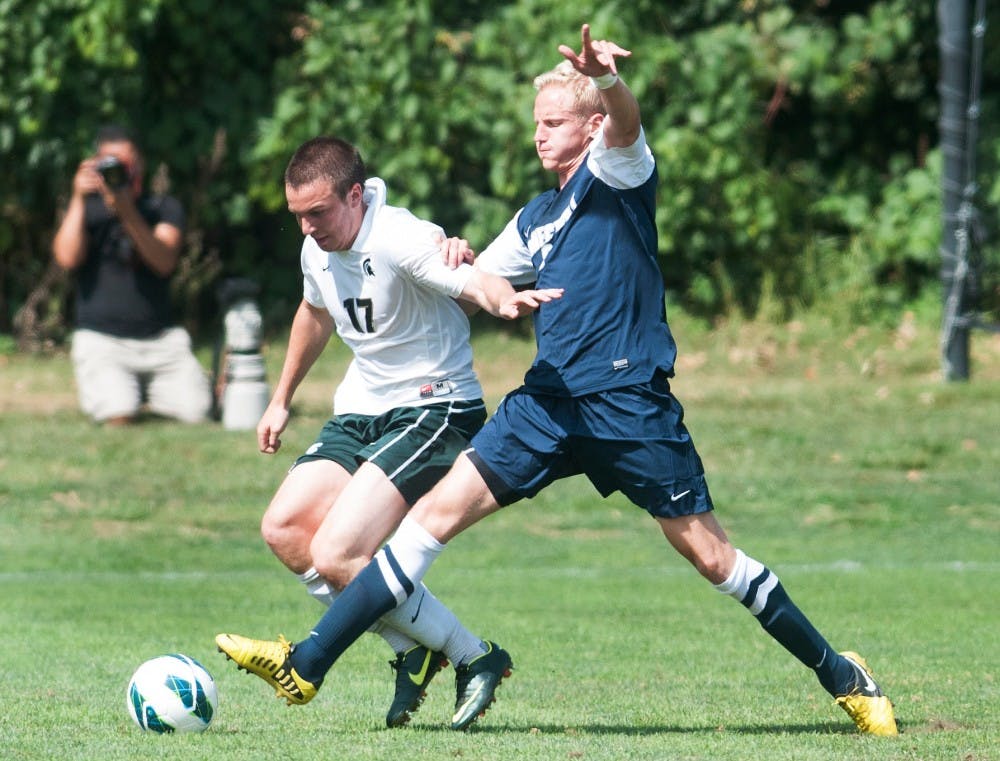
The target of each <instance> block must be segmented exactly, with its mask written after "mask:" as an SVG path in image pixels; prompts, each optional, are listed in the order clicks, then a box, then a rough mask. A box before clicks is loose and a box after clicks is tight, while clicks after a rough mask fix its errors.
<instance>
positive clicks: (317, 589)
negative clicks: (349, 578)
mask: <svg viewBox="0 0 1000 761" xmlns="http://www.w3.org/2000/svg"><path fill="white" fill-rule="evenodd" d="M295 575H296V576H297V577H298V579H299V581H301V582H302V583H303V584H305V587H306V590H307V591H308V592H309V594H310V595H312V597H314V598H315V599H316V600H317V601H318V602H319V603H320V604H321V605H323V606H324V607H326V608H329V607H330V606H331V605H333V601H334V600H336V599H337V596H338V595H339V594H340V592H339V591H338V590H337V589H335V588H334V587H332V586H331V585H330V584H329V582H327V580H326V579H324V578H323V577H322V576H320V575H319V572H318V571H317V570H316V569H315V568H310V569H309V570H308V571H306V572H305V573H297V574H295ZM368 631H370V632H371V633H372V634H377V635H379V636H380V637H381V638H382V639H384V640H385V641H386V642H387V643H388V645H389V647H391V648H392V652H394V653H405V652H406V651H407V650H409V649H410V648H411V647H413V646H414V645H416V644H417V642H416V640H414V639H413V638H412V637H408V636H407V635H406V634H404V633H403V632H401V631H398V630H397V629H395V628H393V626H392V625H391V624H388V623H386V622H385V621H384V619H381V618H380V619H379V620H378V621H376V622H375V623H374V624H372V625H371V626H369V627H368Z"/></svg>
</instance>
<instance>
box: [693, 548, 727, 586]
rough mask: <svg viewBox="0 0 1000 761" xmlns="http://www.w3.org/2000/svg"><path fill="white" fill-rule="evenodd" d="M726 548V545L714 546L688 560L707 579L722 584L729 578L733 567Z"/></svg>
mask: <svg viewBox="0 0 1000 761" xmlns="http://www.w3.org/2000/svg"><path fill="white" fill-rule="evenodd" d="M725 550H726V548H725V547H713V548H711V549H710V550H704V551H702V552H699V553H697V554H693V555H692V556H691V557H689V558H688V560H690V561H691V563H692V565H694V567H695V569H696V570H697V571H698V573H700V574H701V575H702V576H703V577H704V578H705V579H706V580H708V581H709V582H711V583H712V584H721V583H722V582H724V581H725V580H726V579H727V578H729V573H730V571H732V569H733V561H732V558H731V557H730V555H729V554H728V553H727V552H726V551H725Z"/></svg>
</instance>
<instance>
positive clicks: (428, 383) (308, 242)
mask: <svg viewBox="0 0 1000 761" xmlns="http://www.w3.org/2000/svg"><path fill="white" fill-rule="evenodd" d="M285 194H286V198H287V201H288V209H289V211H291V212H292V214H294V215H295V218H296V219H297V220H298V222H299V225H300V227H301V230H302V233H303V234H304V235H305V240H304V241H303V244H302V252H301V266H302V273H303V283H304V286H303V298H302V301H301V303H300V304H299V307H298V310H297V312H296V314H295V318H294V320H293V322H292V328H291V334H290V337H289V341H288V350H287V353H286V356H285V361H284V366H283V369H282V372H281V377H280V378H279V380H278V383H277V385H276V387H275V391H274V394H273V396H272V398H271V401H270V403H269V405H268V407H267V409H266V410H265V412H264V414H263V416H262V417H261V420H260V423H259V424H258V426H257V439H258V445H259V447H260V450H261V451H262V452H264V453H266V454H273V453H275V452H277V451H278V449H279V447H280V446H281V433H282V432H283V431H284V430H285V427H286V426H287V424H288V421H289V415H290V408H291V403H292V397H293V395H294V393H295V390H296V389H297V387H298V386H299V384H300V383H301V382H302V380H303V378H304V377H305V376H306V374H307V373H308V371H309V369H310V368H311V367H312V365H313V363H314V362H315V361H316V359H317V358H318V357H319V355H320V354H321V352H322V350H323V348H324V347H325V346H326V344H327V342H328V340H329V338H330V336H331V335H332V333H333V331H334V330H336V332H337V335H338V336H339V337H340V339H341V340H342V341H344V343H346V344H347V345H348V346H349V347H350V348H351V350H352V352H353V354H354V357H353V360H352V362H351V363H350V366H349V367H348V369H347V372H346V374H345V376H344V379H343V381H342V382H341V383H340V385H339V386H338V388H337V390H336V393H335V395H334V410H333V413H334V414H333V416H332V417H331V419H330V420H329V421H328V422H327V423H326V425H324V427H323V429H322V431H321V432H320V434H319V436H318V437H317V439H316V442H315V443H314V444H313V445H312V446H310V447H309V448H308V449H307V450H306V452H305V453H304V454H303V455H302V456H300V457H299V458H298V459H297V460H296V461H295V464H294V465H293V466H292V468H291V470H290V471H289V472H288V474H287V476H286V477H285V479H284V481H283V482H282V484H281V486H280V487H279V489H278V491H277V493H276V494H275V496H274V498H273V500H272V501H271V504H270V505H269V507H268V508H267V511H266V512H265V513H264V517H263V520H262V522H261V533H262V535H263V537H264V539H265V540H266V542H267V544H268V545H269V546H270V548H271V550H272V551H273V552H274V554H275V555H276V556H277V557H278V558H279V559H280V560H281V561H282V563H284V564H285V566H287V567H288V569H289V570H291V571H293V572H294V573H295V574H296V575H297V576H298V578H299V579H300V580H301V581H302V582H303V584H305V586H306V588H307V589H308V591H309V592H310V594H312V595H313V596H314V597H315V598H317V599H318V600H320V601H321V602H322V603H324V604H326V605H329V604H330V603H332V602H333V600H334V599H336V597H337V594H338V590H339V589H342V588H343V587H344V586H346V585H347V584H348V582H350V581H351V580H352V579H353V577H354V576H355V574H356V573H357V572H358V571H359V570H360V569H361V568H363V567H364V566H365V565H366V564H367V563H368V561H369V560H370V559H371V557H372V555H373V554H374V553H375V551H376V550H377V549H378V548H379V546H381V544H382V543H383V542H384V541H385V539H386V537H387V536H388V535H389V534H390V533H391V532H392V531H393V530H394V529H395V528H396V527H397V526H398V525H399V522H400V521H401V520H402V518H403V517H404V516H405V515H406V512H407V511H408V510H409V508H410V506H411V505H412V504H413V503H415V502H416V500H417V499H418V498H419V497H420V496H421V495H422V494H423V493H424V492H426V491H427V490H428V489H430V487H431V486H433V485H434V484H435V483H436V482H437V481H438V480H439V479H440V478H441V477H442V476H443V475H444V474H445V473H446V472H447V470H448V468H449V467H450V466H451V464H452V462H454V460H455V458H456V457H457V456H458V454H459V453H460V452H461V450H462V449H464V448H465V447H466V446H467V445H468V441H469V440H470V439H471V438H472V436H473V435H474V434H475V433H476V432H477V431H478V430H479V429H480V428H481V427H482V425H483V422H484V420H485V418H486V410H485V406H484V404H483V401H482V389H481V388H480V385H479V381H478V379H477V378H476V374H475V372H474V371H473V368H472V348H471V346H470V344H469V322H468V318H467V316H466V314H465V312H464V311H463V309H462V308H461V307H460V306H459V305H458V303H457V302H456V300H463V301H466V302H469V303H470V304H471V305H473V307H478V308H482V309H485V310H487V311H489V312H490V313H491V314H493V315H496V316H500V317H504V318H507V319H514V318H516V317H519V316H521V315H524V314H528V313H530V312H531V311H533V310H534V309H536V308H537V306H538V304H539V303H541V302H546V301H549V300H551V299H555V298H558V297H559V296H560V295H561V292H560V291H559V290H558V289H550V290H546V291H521V292H518V293H515V291H514V289H513V288H512V287H511V286H510V284H509V283H508V282H507V281H506V280H504V279H502V278H500V277H497V276H495V275H489V274H486V273H484V272H483V271H481V270H479V269H475V268H473V267H471V266H468V265H465V266H464V267H460V268H458V269H451V268H450V267H448V266H447V265H446V264H445V262H444V261H443V260H442V255H441V247H442V246H444V247H447V246H448V245H449V243H448V242H446V241H445V240H444V235H443V231H442V230H441V228H439V227H437V226H436V225H434V224H432V223H430V222H426V221H424V220H421V219H418V218H417V217H415V216H414V215H413V214H411V213H410V212H409V211H407V210H406V209H401V208H397V207H393V206H389V205H388V204H387V203H386V188H385V184H384V183H383V181H382V180H381V179H378V178H366V172H365V165H364V162H363V161H362V159H361V156H360V154H359V152H358V151H357V149H356V148H355V147H354V146H352V145H351V144H349V143H347V142H345V141H343V140H340V139H337V138H332V137H319V138H315V139H313V140H310V141H308V142H306V143H304V144H303V145H302V146H300V147H299V149H298V150H297V151H296V152H295V154H294V155H293V157H292V159H291V160H290V162H289V164H288V167H287V169H286V171H285ZM451 245H452V246H454V245H455V243H454V241H452V242H451ZM414 592H415V593H414V595H413V596H412V597H411V598H410V599H411V601H412V604H410V605H406V606H402V607H400V608H397V609H396V610H394V611H392V613H390V614H389V615H387V616H386V617H385V618H384V619H382V620H380V621H378V622H376V623H375V624H374V625H372V626H371V627H369V628H370V630H371V631H374V632H376V633H378V634H380V635H381V636H382V637H383V638H384V639H385V640H386V642H388V644H389V645H390V646H391V647H392V648H393V651H394V652H395V653H396V657H395V660H394V661H391V663H392V665H393V667H394V668H395V669H396V672H397V675H396V693H395V696H394V699H393V702H392V705H391V707H390V709H389V711H388V713H387V715H386V723H387V725H388V726H390V727H395V726H401V725H403V724H405V723H407V722H408V721H409V719H410V716H411V715H412V713H413V712H414V711H416V709H417V707H418V706H419V705H420V702H421V700H422V699H423V695H424V692H425V690H426V687H427V685H428V683H429V682H430V680H431V679H432V678H433V677H434V675H435V674H436V673H437V672H438V671H439V670H440V669H441V668H442V666H443V665H445V664H446V663H447V662H448V661H449V660H450V661H451V662H452V663H453V664H454V665H455V671H456V683H457V692H458V694H457V698H456V713H460V714H462V715H463V716H465V715H468V716H471V720H474V719H475V718H476V717H477V716H478V715H479V714H480V713H482V712H483V711H484V710H485V709H486V706H487V704H488V703H489V702H490V701H491V700H492V695H493V691H492V690H490V691H488V692H483V691H482V690H476V689H475V686H476V685H478V681H481V680H482V679H488V680H489V681H490V682H491V683H494V684H498V683H499V682H500V680H502V678H503V677H504V676H505V675H507V674H509V672H510V669H511V668H512V665H513V664H512V662H511V659H510V656H509V655H508V654H507V652H506V651H505V650H503V649H502V648H501V647H499V646H498V645H496V644H495V643H492V642H484V641H482V640H481V639H480V638H479V637H477V636H474V635H473V634H472V633H471V632H469V631H468V630H467V629H466V628H465V627H464V626H462V624H461V623H460V622H459V621H458V619H457V618H456V617H455V615H454V614H453V613H452V612H451V611H450V610H449V609H448V608H447V607H445V606H444V605H443V604H442V603H441V602H440V601H439V600H437V598H435V597H434V596H433V595H432V594H431V593H430V592H429V591H428V590H427V588H426V587H424V586H423V585H422V584H421V585H420V586H419V588H417V589H416V590H414ZM217 642H218V645H219V648H220V650H222V652H224V653H225V654H226V655H227V656H229V657H231V658H232V659H233V660H235V661H236V662H237V664H238V665H240V667H241V668H246V669H247V670H249V671H252V672H253V673H255V674H257V675H258V676H261V677H263V678H264V679H266V680H268V681H269V682H270V683H271V684H272V685H273V686H274V687H275V689H276V690H277V691H278V693H279V694H282V695H285V696H286V697H288V698H289V700H290V701H292V702H300V701H299V700H297V697H298V696H296V695H292V694H286V693H287V692H288V689H287V687H288V685H287V674H285V673H283V672H282V671H281V664H282V663H283V661H284V659H285V657H286V655H287V651H288V648H289V645H288V643H287V642H285V641H284V640H283V639H282V640H280V641H279V642H277V643H274V645H275V646H274V648H272V649H273V650H274V652H268V653H265V654H263V655H262V654H261V653H254V654H253V655H252V656H248V657H245V656H247V653H246V648H245V642H243V641H242V638H239V637H238V636H236V635H220V636H219V637H218V638H217ZM477 676H478V680H477V679H476V677H477ZM470 683H475V684H473V689H470V688H469V685H470ZM310 697H311V696H310ZM301 702H304V701H301ZM471 720H470V721H471ZM468 723H469V722H466V723H463V725H462V726H460V727H456V728H458V729H461V728H464V727H465V726H467V725H468Z"/></svg>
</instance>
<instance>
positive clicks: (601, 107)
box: [259, 25, 897, 735]
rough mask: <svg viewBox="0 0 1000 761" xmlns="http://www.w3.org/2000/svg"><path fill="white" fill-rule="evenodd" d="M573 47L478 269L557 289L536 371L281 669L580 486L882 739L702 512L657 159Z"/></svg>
mask: <svg viewBox="0 0 1000 761" xmlns="http://www.w3.org/2000/svg"><path fill="white" fill-rule="evenodd" d="M581 37H582V48H581V51H580V53H576V52H575V51H574V50H573V49H572V48H569V47H568V46H565V45H562V46H560V47H559V52H560V53H561V54H562V55H563V57H564V58H565V59H566V60H565V61H563V62H562V64H561V65H560V66H558V67H556V69H554V70H552V71H550V72H547V73H546V74H543V75H541V76H539V77H538V78H536V79H535V88H536V89H537V91H538V92H537V95H536V96H535V110H534V116H535V134H534V142H535V148H536V151H537V153H538V157H539V159H540V160H541V163H542V166H543V167H544V168H545V169H547V170H550V171H552V172H554V173H555V174H556V175H557V177H558V187H557V188H554V189H551V190H549V191H546V192H544V193H542V194H541V195H539V196H537V197H535V198H534V199H532V200H530V201H529V202H528V203H527V204H525V205H524V207H523V208H522V209H520V211H519V212H518V213H517V215H515V217H514V219H513V220H511V222H510V224H509V225H508V226H507V228H506V229H505V230H504V231H503V232H502V233H501V235H500V236H499V237H498V238H497V240H495V241H494V242H493V243H491V244H490V246H489V247H488V248H487V249H486V250H485V251H484V252H483V254H482V257H480V261H479V262H477V269H481V268H491V269H493V270H494V271H499V272H502V273H503V274H504V275H505V276H509V277H511V278H517V279H521V278H524V280H525V281H527V280H533V281H535V283H536V286H535V287H542V288H544V287H549V286H556V285H558V286H565V289H566V290H565V294H564V296H563V297H562V298H560V299H558V300H553V301H551V302H549V303H546V304H543V305H542V306H541V308H540V309H539V310H538V311H537V312H536V313H535V316H534V317H535V339H536V341H537V343H538V354H537V356H536V358H535V361H534V362H533V363H532V366H531V368H530V369H529V370H528V372H527V374H526V375H525V378H524V384H523V385H522V386H521V387H520V388H518V389H515V390H514V391H512V392H511V393H509V394H508V395H507V396H506V397H504V400H503V401H502V403H501V404H500V407H499V408H498V409H497V410H496V412H495V413H494V414H493V416H492V417H491V418H490V420H489V422H487V423H486V425H485V426H484V427H483V428H482V430H480V431H479V433H477V434H476V435H475V437H473V440H472V442H471V443H470V446H469V448H468V449H467V450H465V451H464V452H463V453H462V454H461V455H460V456H459V458H458V459H457V460H456V462H455V465H454V466H453V467H452V469H451V470H450V471H449V472H448V475H447V476H445V478H444V479H443V480H442V481H441V482H440V483H438V484H437V485H436V486H435V487H434V488H433V489H432V490H431V491H430V492H428V493H427V494H425V495H424V496H423V497H421V498H420V499H419V500H418V502H417V504H416V505H415V506H414V507H413V509H412V511H411V512H410V513H409V514H408V515H407V516H406V518H404V520H402V521H401V523H400V526H399V529H398V530H397V531H396V533H395V534H394V535H393V538H392V539H391V540H390V541H389V542H388V543H387V544H386V545H385V546H384V547H383V548H382V549H381V550H379V551H378V553H377V554H376V555H375V558H374V559H373V560H372V562H371V563H369V564H368V565H367V566H366V567H365V568H364V569H362V570H360V571H359V572H358V574H357V575H356V577H355V579H354V581H352V582H351V584H350V585H349V586H348V587H346V588H345V589H344V593H343V594H342V595H341V597H340V598H339V599H338V600H336V602H335V603H334V604H333V605H331V606H330V608H329V609H328V610H327V612H326V613H325V614H324V615H323V617H322V618H321V619H320V620H319V621H318V622H317V623H316V625H315V626H314V627H313V630H312V631H311V632H310V633H309V635H308V636H307V637H305V638H303V639H302V640H299V641H297V642H296V646H295V649H294V651H292V652H291V654H290V655H289V657H288V658H287V660H286V662H285V663H284V664H282V669H283V671H284V672H285V673H287V674H288V679H289V681H290V682H292V683H294V684H295V685H296V689H297V690H299V691H302V692H314V691H315V689H316V688H317V687H319V685H320V684H321V683H322V681H323V679H324V678H325V676H326V674H327V672H328V671H329V669H330V668H331V667H332V665H333V664H334V663H335V662H336V660H337V658H339V657H340V655H341V654H342V653H343V652H344V651H345V650H346V648H348V647H349V646H350V645H351V643H352V642H353V641H354V639H355V638H356V637H357V636H358V635H359V634H360V632H362V631H364V628H365V627H366V626H367V625H369V624H370V623H371V622H372V621H374V620H377V618H378V617H379V616H382V615H384V614H385V613H386V612H387V611H390V610H393V609H394V608H396V606H398V605H402V606H404V607H405V606H407V605H410V604H411V602H410V601H411V600H412V599H413V590H415V589H417V588H418V587H419V584H420V580H421V579H422V578H423V576H424V574H425V573H426V572H427V570H428V568H430V566H431V564H432V563H433V562H434V560H435V559H436V558H437V557H438V556H439V555H440V553H441V552H442V551H443V550H444V548H445V545H446V543H447V542H448V541H450V540H451V539H452V538H453V537H455V536H456V535H458V534H459V533H461V532H462V531H464V530H465V529H466V528H468V527H469V526H471V525H473V524H474V523H476V522H477V521H479V520H481V519H482V518H484V517H486V516H487V515H490V514H491V513H493V512H495V511H497V510H499V509H500V508H502V507H506V506H508V505H513V504H514V503H515V502H517V501H519V500H521V499H526V498H530V497H533V496H535V495H536V494H537V493H538V492H539V491H541V490H542V489H544V488H545V487H546V486H548V485H549V484H551V483H553V482H554V481H556V480H558V479H561V478H565V477H567V476H571V475H575V474H586V476H587V477H588V478H589V479H590V481H591V482H592V483H593V484H594V486H595V487H596V488H597V490H598V492H600V493H601V494H602V495H603V496H608V495H609V494H611V493H613V492H615V491H621V492H622V493H623V494H624V495H625V496H626V497H628V499H629V500H630V501H631V502H633V503H634V504H635V505H636V506H638V507H639V508H641V509H643V510H645V511H646V512H647V513H648V514H649V515H650V516H651V517H652V518H653V519H654V520H656V521H657V523H658V524H659V527H660V529H661V531H662V533H663V535H664V537H665V539H666V540H667V541H668V542H669V543H670V545H671V546H672V547H673V548H674V549H676V550H677V551H678V552H679V553H680V554H681V555H682V556H683V557H684V558H685V559H687V560H688V561H689V562H690V563H691V564H692V565H693V566H694V568H695V569H696V570H697V571H698V572H699V573H700V574H701V575H702V577H704V578H705V579H706V580H707V581H709V582H710V583H711V584H712V585H713V586H714V587H715V588H716V589H717V590H718V591H720V592H722V593H723V594H726V595H729V596H731V597H733V598H735V599H736V600H737V601H739V602H740V603H741V604H742V605H743V606H744V607H745V608H746V609H747V610H748V611H749V612H750V613H751V614H752V615H753V616H754V618H755V619H756V621H757V622H758V623H759V624H760V625H761V627H762V628H763V629H764V631H766V632H767V633H768V634H769V635H770V636H771V637H773V638H774V639H775V640H776V641H777V642H778V643H779V644H781V645H782V647H784V648H785V650H787V651H788V652H789V653H791V654H792V655H793V656H794V657H795V658H797V659H798V660H799V661H800V662H801V663H802V664H803V665H805V666H806V667H807V668H809V669H811V670H812V672H813V673H814V674H815V676H816V678H817V679H818V680H819V682H820V685H821V686H822V687H823V689H824V690H825V691H826V692H827V693H829V694H830V696H831V697H832V698H834V700H835V702H836V703H837V704H838V705H840V706H841V707H842V708H844V710H846V711H847V713H848V715H849V716H850V717H851V719H852V720H853V721H854V723H855V725H856V726H857V727H858V729H859V730H860V731H862V732H864V733H867V734H874V735H895V734H897V726H896V720H895V715H894V711H893V708H892V703H891V702H890V700H889V698H888V697H887V696H886V695H884V694H883V693H882V690H881V689H880V688H879V686H878V684H876V682H875V681H874V679H873V678H872V674H871V671H870V670H869V669H868V665H867V663H866V662H865V661H864V659H862V658H861V657H860V656H859V655H858V654H857V653H853V652H850V651H846V652H843V653H838V652H837V651H836V650H834V649H833V648H832V647H831V646H830V644H829V643H828V642H827V641H826V639H825V638H824V637H823V636H822V635H821V634H820V633H819V631H817V630H816V628H815V627H814V626H813V625H812V623H811V622H810V621H809V619H808V618H807V617H806V616H805V614H804V613H803V612H802V611H801V610H800V609H799V608H798V607H797V606H796V605H795V603H794V602H792V600H791V597H790V595H789V594H788V593H787V592H786V591H785V589H784V587H783V585H782V584H781V583H780V581H779V580H778V577H777V575H776V574H775V573H774V572H773V571H771V570H770V569H769V568H767V567H766V566H765V565H764V564H762V563H761V562H759V561H758V560H756V559H754V558H752V557H750V556H749V555H747V554H745V553H744V552H743V551H741V550H738V549H736V548H735V547H733V545H732V544H731V543H730V541H729V539H728V537H727V536H726V532H725V531H724V530H723V528H722V526H721V525H720V523H719V522H718V520H717V519H716V517H715V511H714V505H713V503H712V498H711V496H710V494H709V491H708V485H707V481H706V478H705V472H704V468H703V466H702V461H701V458H700V456H699V454H698V452H697V450H696V449H695V446H694V443H693V441H692V439H691V436H690V434H689V432H688V429H687V426H686V425H685V423H684V412H683V408H682V407H681V405H680V402H678V400H677V399H676V398H675V397H674V395H673V393H672V392H671V388H670V378H671V377H672V376H673V374H674V360H675V357H676V345H675V343H674V340H673V338H672V336H671V333H670V328H669V327H668V325H667V319H666V314H665V309H664V289H663V281H662V276H661V274H660V272H659V268H658V266H657V262H656V255H657V239H656V222H655V217H656V185H657V170H656V162H655V160H654V158H653V155H652V152H651V150H650V149H649V147H648V146H647V144H646V140H645V135H644V132H643V129H642V124H641V121H640V116H639V104H638V103H637V101H636V99H635V96H634V95H633V94H632V92H631V90H630V89H629V88H628V86H627V85H626V84H625V82H624V80H623V79H621V78H620V77H619V76H618V71H617V65H616V63H615V58H616V57H623V56H628V55H630V53H629V52H628V51H626V50H624V49H622V48H621V47H619V46H618V45H616V44H615V43H613V42H610V41H607V40H592V39H591V37H590V29H589V27H588V26H587V25H584V26H583V28H582V30H581ZM268 647H272V645H270V644H269V643H266V642H262V643H260V645H259V648H261V649H266V648H268Z"/></svg>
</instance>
